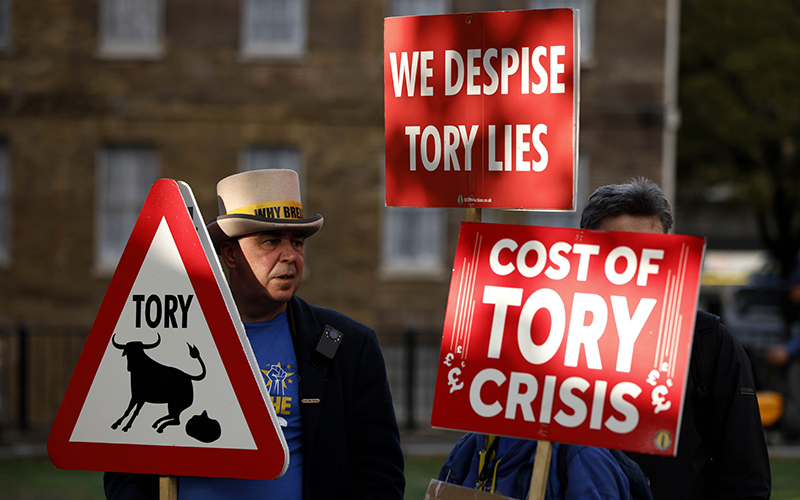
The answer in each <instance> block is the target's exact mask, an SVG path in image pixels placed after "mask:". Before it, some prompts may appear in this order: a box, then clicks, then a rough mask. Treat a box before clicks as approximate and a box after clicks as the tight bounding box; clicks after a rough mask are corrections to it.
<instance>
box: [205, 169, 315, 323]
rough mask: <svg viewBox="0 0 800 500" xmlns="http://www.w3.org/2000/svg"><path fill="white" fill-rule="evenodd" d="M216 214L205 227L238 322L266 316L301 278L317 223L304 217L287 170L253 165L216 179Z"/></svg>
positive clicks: (294, 175)
mask: <svg viewBox="0 0 800 500" xmlns="http://www.w3.org/2000/svg"><path fill="white" fill-rule="evenodd" d="M217 198H218V202H219V210H220V216H219V217H217V218H216V219H214V220H213V221H211V222H210V223H209V224H208V231H209V234H210V236H211V239H212V240H213V242H214V245H215V247H216V248H217V251H218V252H219V254H220V257H221V259H222V262H224V263H225V265H226V266H227V268H228V270H229V276H230V285H231V292H232V293H233V297H234V299H235V300H236V305H237V307H238V309H239V313H240V314H241V316H242V319H243V320H244V321H263V320H266V319H271V318H272V317H274V316H276V315H277V314H279V313H281V312H282V311H283V310H285V309H286V304H287V303H288V302H289V300H290V299H291V298H292V296H294V294H295V293H297V290H298V288H300V282H301V280H302V278H303V264H304V258H305V254H304V245H305V240H306V238H307V237H309V236H311V235H312V234H314V233H316V232H317V231H318V230H319V229H320V228H321V227H322V223H323V219H322V216H321V215H319V214H317V215H315V216H313V217H309V218H306V217H305V216H304V213H303V205H302V203H301V201H300V182H299V179H298V176H297V173H296V172H294V171H292V170H256V171H251V172H244V173H241V174H236V175H232V176H230V177H226V178H225V179H223V180H221V181H220V182H219V184H217Z"/></svg>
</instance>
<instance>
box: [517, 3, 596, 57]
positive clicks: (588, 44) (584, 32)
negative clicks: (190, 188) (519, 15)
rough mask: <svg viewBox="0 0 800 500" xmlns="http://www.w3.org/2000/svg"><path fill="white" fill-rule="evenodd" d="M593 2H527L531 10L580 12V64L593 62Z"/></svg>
mask: <svg viewBox="0 0 800 500" xmlns="http://www.w3.org/2000/svg"><path fill="white" fill-rule="evenodd" d="M594 2H595V0H528V7H529V8H531V9H565V8H566V9H580V10H581V26H580V31H581V33H580V35H581V63H582V64H584V65H585V64H591V63H592V62H593V61H594Z"/></svg>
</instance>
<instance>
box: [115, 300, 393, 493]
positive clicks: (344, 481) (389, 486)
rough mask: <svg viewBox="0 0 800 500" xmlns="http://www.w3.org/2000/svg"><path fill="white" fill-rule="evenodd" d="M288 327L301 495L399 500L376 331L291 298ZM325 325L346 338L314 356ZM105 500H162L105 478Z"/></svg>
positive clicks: (139, 485)
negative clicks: (332, 350)
mask: <svg viewBox="0 0 800 500" xmlns="http://www.w3.org/2000/svg"><path fill="white" fill-rule="evenodd" d="M287 317H288V319H289V328H290V330H291V332H292V337H293V340H294V347H295V353H296V354H297V363H298V373H299V379H300V415H301V418H302V422H303V498H304V499H306V500H324V499H341V500H345V499H347V500H349V499H386V500H401V499H402V498H403V492H404V487H405V478H404V475H403V454H402V450H401V448H400V438H399V432H398V429H397V421H396V419H395V415H394V408H393V406H392V396H391V393H390V392H389V384H388V382H387V378H386V368H385V364H384V360H383V356H382V354H381V351H380V346H379V345H378V339H377V337H376V335H375V332H374V331H373V330H372V329H371V328H369V327H367V326H365V325H363V324H361V323H359V322H357V321H355V320H353V319H351V318H349V317H347V316H345V315H344V314H341V313H338V312H336V311H333V310H331V309H325V308H321V307H317V306H313V305H311V304H309V303H307V302H305V301H304V300H302V299H300V298H298V297H293V298H292V299H291V300H290V301H289V305H288V314H287ZM325 325H330V326H332V327H334V328H336V329H337V330H339V331H340V332H341V333H342V341H341V344H340V345H339V348H338V350H337V352H336V355H335V356H334V358H333V359H332V360H330V361H327V360H326V358H324V357H321V356H316V355H315V354H314V351H315V348H316V343H317V340H318V339H319V337H320V335H321V334H322V331H323V329H324V328H325ZM104 479H105V489H106V497H107V498H109V499H114V500H128V499H143V498H158V480H157V478H154V477H152V476H146V475H144V476H143V475H135V474H115V473H106V474H105V478H104Z"/></svg>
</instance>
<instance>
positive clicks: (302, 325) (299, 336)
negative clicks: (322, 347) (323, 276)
mask: <svg viewBox="0 0 800 500" xmlns="http://www.w3.org/2000/svg"><path fill="white" fill-rule="evenodd" d="M287 317H288V318H289V329H290V330H291V332H292V340H293V341H294V348H295V354H296V355H297V364H298V368H299V372H300V415H301V418H302V420H303V449H304V451H303V453H304V454H308V455H307V456H310V455H311V453H312V452H313V443H314V441H315V439H314V437H315V436H316V434H317V426H318V423H319V416H320V411H321V408H322V403H323V401H322V397H323V394H324V393H325V382H326V380H327V371H328V368H327V366H316V365H314V364H313V363H312V362H311V361H310V360H309V354H310V353H311V352H312V351H313V350H314V346H315V343H316V341H317V338H318V337H319V335H320V334H321V333H322V329H323V326H322V325H320V324H319V323H318V322H317V321H316V318H315V317H314V314H313V313H312V311H311V310H310V308H309V307H308V305H307V304H305V303H304V302H302V301H301V300H300V299H298V298H297V297H292V299H291V300H290V301H289V305H288V314H287Z"/></svg>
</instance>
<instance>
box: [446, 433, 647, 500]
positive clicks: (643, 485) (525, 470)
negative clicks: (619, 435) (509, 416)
mask: <svg viewBox="0 0 800 500" xmlns="http://www.w3.org/2000/svg"><path fill="white" fill-rule="evenodd" d="M480 436H482V435H480V434H478V435H476V434H474V433H468V434H466V435H464V436H463V437H462V438H461V439H460V440H459V441H458V443H456V445H455V446H454V447H453V450H452V451H451V453H450V455H449V456H448V457H447V459H446V461H445V463H444V465H443V466H442V469H441V471H440V472H439V478H438V479H439V480H440V481H444V482H448V483H453V484H459V485H463V486H466V487H473V485H471V484H470V485H466V484H464V480H465V479H466V478H467V476H468V475H469V473H470V466H471V464H472V461H473V459H474V458H475V455H476V452H477V453H478V460H479V468H478V470H479V473H478V481H477V484H476V485H475V486H474V487H475V488H476V489H481V490H489V491H494V489H497V490H498V491H503V492H504V494H506V495H510V496H512V497H514V498H521V499H524V498H526V497H527V495H528V492H529V490H530V484H531V474H532V472H533V462H534V458H535V456H536V445H537V442H536V441H533V440H524V439H519V440H515V441H514V443H513V444H512V445H511V447H509V448H508V449H507V450H506V452H505V453H504V454H500V455H498V454H497V442H498V441H497V440H496V439H493V436H488V437H487V438H486V441H485V442H486V449H485V450H480V451H478V439H480ZM553 447H554V449H555V455H556V456H555V460H556V461H557V463H556V470H557V472H558V474H557V479H558V482H559V483H560V486H559V490H560V491H562V492H563V491H566V488H567V485H568V482H569V481H568V476H567V468H568V467H567V466H568V464H569V463H570V462H571V461H572V459H573V458H574V457H575V456H576V455H577V454H578V453H579V452H580V451H581V450H582V449H583V448H584V447H583V446H577V445H567V444H562V443H554V444H553ZM609 451H610V452H611V455H612V456H613V457H614V458H615V459H616V461H617V463H618V465H619V467H620V469H621V471H622V473H623V474H624V475H625V476H626V477H627V478H628V483H629V485H630V493H631V498H632V499H634V500H653V495H652V493H651V492H650V486H649V484H648V481H647V477H646V476H645V475H644V473H643V472H642V470H641V469H640V468H639V466H638V465H637V464H636V462H634V461H633V460H631V459H630V458H628V457H627V456H626V455H625V454H624V453H622V452H621V451H618V450H609ZM553 479H554V478H552V477H551V478H550V479H549V481H552V480H553ZM490 488H491V489H490ZM548 489H550V486H548ZM556 491H558V490H556Z"/></svg>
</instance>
